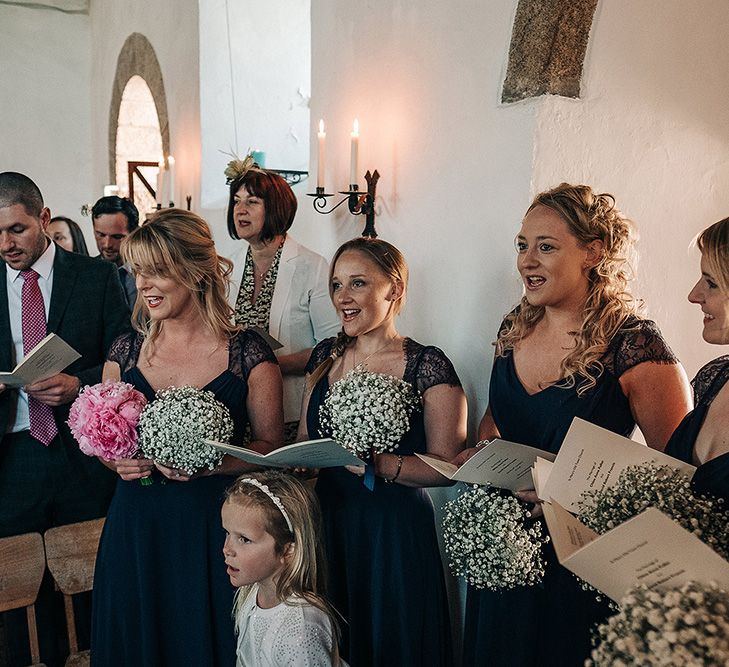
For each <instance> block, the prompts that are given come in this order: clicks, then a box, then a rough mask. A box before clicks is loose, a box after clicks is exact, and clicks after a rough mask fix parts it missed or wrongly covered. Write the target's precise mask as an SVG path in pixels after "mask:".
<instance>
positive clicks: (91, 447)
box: [68, 380, 147, 461]
mask: <svg viewBox="0 0 729 667" xmlns="http://www.w3.org/2000/svg"><path fill="white" fill-rule="evenodd" d="M145 405H147V399H146V398H145V397H144V394H142V393H141V392H140V391H137V390H136V389H135V388H134V387H133V386H132V385H131V384H128V383H126V382H113V381H111V380H107V381H106V382H101V383H100V384H95V385H93V386H90V387H84V388H83V390H82V391H81V393H80V394H79V395H78V397H77V398H76V400H75V401H74V402H73V405H72V406H71V411H70V413H69V415H68V425H69V427H70V428H71V433H73V437H74V438H76V441H77V442H78V445H79V448H80V449H81V451H82V452H83V453H84V454H87V455H88V456H98V457H100V458H102V459H104V460H105V461H111V460H113V459H120V458H129V457H132V456H134V455H135V454H136V453H137V448H138V445H137V423H138V422H139V415H140V413H141V412H142V410H143V409H144V406H145Z"/></svg>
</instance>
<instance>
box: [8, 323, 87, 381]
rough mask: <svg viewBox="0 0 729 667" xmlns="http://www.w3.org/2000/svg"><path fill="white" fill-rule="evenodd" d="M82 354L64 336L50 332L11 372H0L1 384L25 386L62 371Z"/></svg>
mask: <svg viewBox="0 0 729 667" xmlns="http://www.w3.org/2000/svg"><path fill="white" fill-rule="evenodd" d="M80 357H81V355H80V354H79V353H78V352H76V350H74V349H73V348H72V347H71V346H70V345H69V344H68V343H67V342H66V341H65V340H63V338H61V337H60V336H58V335H56V334H54V333H49V334H48V335H47V336H46V337H45V338H44V339H43V340H42V341H41V342H40V343H38V345H36V346H35V347H34V348H33V349H32V350H31V351H30V354H28V355H27V356H26V357H25V358H24V359H23V361H21V362H20V363H19V364H18V365H17V366H16V367H15V368H14V369H13V370H12V371H10V372H9V373H7V372H6V373H0V384H4V385H7V386H8V387H24V386H25V385H27V384H33V383H34V382H39V381H40V380H46V379H48V378H50V377H53V376H54V375H56V374H58V373H60V372H61V371H62V370H63V369H64V368H66V367H67V366H69V365H70V364H72V363H73V362H74V361H76V359H79V358H80Z"/></svg>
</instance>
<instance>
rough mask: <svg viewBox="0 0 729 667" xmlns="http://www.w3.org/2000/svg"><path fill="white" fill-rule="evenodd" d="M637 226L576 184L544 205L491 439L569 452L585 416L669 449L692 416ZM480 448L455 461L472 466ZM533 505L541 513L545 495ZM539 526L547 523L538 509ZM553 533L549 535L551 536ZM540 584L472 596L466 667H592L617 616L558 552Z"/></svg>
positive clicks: (534, 209) (498, 362)
mask: <svg viewBox="0 0 729 667" xmlns="http://www.w3.org/2000/svg"><path fill="white" fill-rule="evenodd" d="M631 232H632V230H631V224H630V223H629V221H628V220H626V219H625V218H624V217H623V216H622V215H621V214H620V213H619V212H618V210H617V209H616V208H615V201H614V199H613V197H612V196H611V195H609V194H597V193H595V192H593V191H592V190H591V189H590V188H589V187H588V186H585V185H577V186H573V185H568V184H566V183H563V184H561V185H560V186H558V187H556V188H554V189H553V190H549V191H547V192H543V193H541V194H539V195H537V197H536V198H535V199H534V201H533V203H532V205H531V206H530V207H529V209H528V210H527V213H526V216H525V217H524V220H523V221H522V225H521V229H520V231H519V233H518V235H517V237H516V250H517V268H518V270H519V273H520V274H521V278H522V281H523V283H524V291H525V294H524V297H523V298H522V300H521V303H520V304H519V305H518V306H517V307H516V308H515V309H514V310H513V311H512V312H511V313H509V314H508V315H507V316H506V317H505V318H504V321H503V323H502V325H501V327H500V329H499V333H498V338H497V341H496V356H495V359H494V364H493V369H492V373H491V382H490V386H489V405H488V408H487V410H486V414H485V415H484V417H483V419H482V420H481V425H480V428H479V439H480V440H491V439H493V438H496V437H501V438H504V439H505V440H510V441H513V442H519V443H522V444H525V445H531V446H532V447H538V448H539V449H544V450H547V451H550V452H553V453H557V452H558V450H559V448H560V445H561V444H562V441H563V439H564V436H565V434H566V433H567V430H568V429H569V427H570V424H571V423H572V420H573V419H574V418H575V417H580V418H582V419H585V420H587V421H589V422H592V423H593V424H597V425H598V426H601V427H603V428H606V429H609V430H611V431H614V432H615V433H619V434H620V435H624V436H630V434H631V433H632V432H633V430H634V428H635V425H636V422H637V424H638V426H639V427H640V429H641V431H642V432H643V434H644V436H645V438H646V441H647V443H648V445H649V446H650V447H653V448H655V449H658V450H663V448H664V447H665V445H666V442H667V441H668V438H669V436H670V434H671V433H672V432H673V429H674V428H675V427H676V425H677V424H678V423H679V422H680V421H681V419H682V418H683V416H684V415H685V414H686V412H688V410H689V409H690V394H689V388H688V383H687V380H686V376H685V373H684V371H683V368H682V367H681V366H680V365H679V363H678V361H677V359H676V357H675V356H674V355H673V353H672V352H671V350H670V349H669V348H668V346H667V344H666V342H665V341H664V340H663V338H662V336H661V334H660V332H659V330H658V328H657V327H656V325H655V324H654V323H653V322H651V321H650V320H644V319H640V318H639V316H638V307H637V303H636V300H635V299H634V298H633V297H632V296H631V294H630V292H629V291H628V279H629V266H628V264H627V258H628V257H629V256H630V253H631V250H632V233H631ZM474 451H475V450H473V449H471V450H467V452H464V454H462V455H461V456H460V457H458V458H457V459H456V460H455V461H454V463H457V464H459V465H460V464H462V463H463V462H464V461H465V460H466V459H467V458H468V457H469V456H471V455H472V454H473V453H474ZM517 495H519V497H520V498H522V500H524V501H526V502H529V503H537V502H538V499H537V496H536V494H535V493H534V492H533V491H526V492H521V493H519V494H517ZM532 515H533V517H535V518H536V517H538V516H541V508H540V507H539V506H538V505H537V506H536V507H535V508H534V510H533V512H532ZM544 530H545V531H546V528H545V529H544ZM545 557H546V560H547V563H546V573H545V576H544V583H543V584H542V585H539V586H532V587H522V588H517V589H513V590H509V591H502V592H491V591H485V590H476V589H474V588H470V587H469V590H468V598H467V604H466V621H465V636H464V665H466V666H468V667H470V666H472V665H473V666H475V665H482V664H484V663H487V664H493V665H514V666H520V665H540V666H543V665H555V666H556V665H559V666H560V667H568V666H571V665H575V666H576V665H582V664H583V663H584V660H585V659H586V658H587V657H588V656H589V652H590V628H591V627H592V625H593V624H594V623H595V622H597V621H602V620H604V619H605V617H607V616H608V615H609V613H610V612H609V608H608V606H607V604H606V603H604V602H597V601H596V599H595V595H594V593H589V592H587V591H583V590H582V589H581V588H580V585H579V583H578V582H577V579H576V578H575V577H574V576H573V575H572V574H571V573H570V572H568V571H567V570H566V569H564V568H563V567H561V566H560V565H559V563H558V561H557V558H556V556H555V554H554V549H553V548H552V546H551V544H548V545H547V546H546V548H545Z"/></svg>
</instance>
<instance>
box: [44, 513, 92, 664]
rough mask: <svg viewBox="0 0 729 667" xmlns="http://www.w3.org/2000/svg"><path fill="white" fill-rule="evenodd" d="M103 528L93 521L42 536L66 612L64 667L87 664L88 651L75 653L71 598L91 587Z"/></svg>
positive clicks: (52, 531)
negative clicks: (66, 633) (68, 652)
mask: <svg viewBox="0 0 729 667" xmlns="http://www.w3.org/2000/svg"><path fill="white" fill-rule="evenodd" d="M103 527H104V519H94V520H93V521H82V522H80V523H71V524H68V525H66V526H57V527H55V528H49V529H48V530H47V531H46V532H45V535H44V536H43V539H44V540H45V543H46V561H47V563H48V569H49V570H50V572H51V574H52V575H53V578H54V579H55V581H56V586H58V589H59V590H60V591H61V593H63V602H64V606H65V609H66V629H67V631H68V647H69V649H70V653H71V654H70V655H69V656H68V660H67V661H66V667H80V666H82V665H88V664H89V663H90V654H89V652H88V651H82V652H80V653H79V650H78V639H77V637H76V618H75V616H74V612H73V599H72V597H71V596H73V595H76V594H77V593H83V592H85V591H90V590H91V589H92V588H93V587H94V567H95V565H96V552H97V550H98V548H99V539H100V538H101V530H102V528H103Z"/></svg>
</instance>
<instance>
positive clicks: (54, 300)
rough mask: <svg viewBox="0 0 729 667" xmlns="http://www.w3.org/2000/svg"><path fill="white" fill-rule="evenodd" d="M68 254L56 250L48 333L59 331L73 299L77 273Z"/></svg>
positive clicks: (59, 249)
mask: <svg viewBox="0 0 729 667" xmlns="http://www.w3.org/2000/svg"><path fill="white" fill-rule="evenodd" d="M70 264H71V262H70V261H69V257H68V253H66V251H65V250H63V249H61V248H56V259H55V260H54V262H53V290H52V291H51V307H50V309H49V311H48V332H49V333H50V332H51V331H53V332H54V333H55V332H56V331H57V330H58V326H59V324H60V323H61V318H62V317H63V313H64V312H65V311H66V306H67V305H68V300H69V299H70V298H71V294H72V293H73V289H74V286H75V284H76V272H75V271H74V270H73V267H72V266H70Z"/></svg>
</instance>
